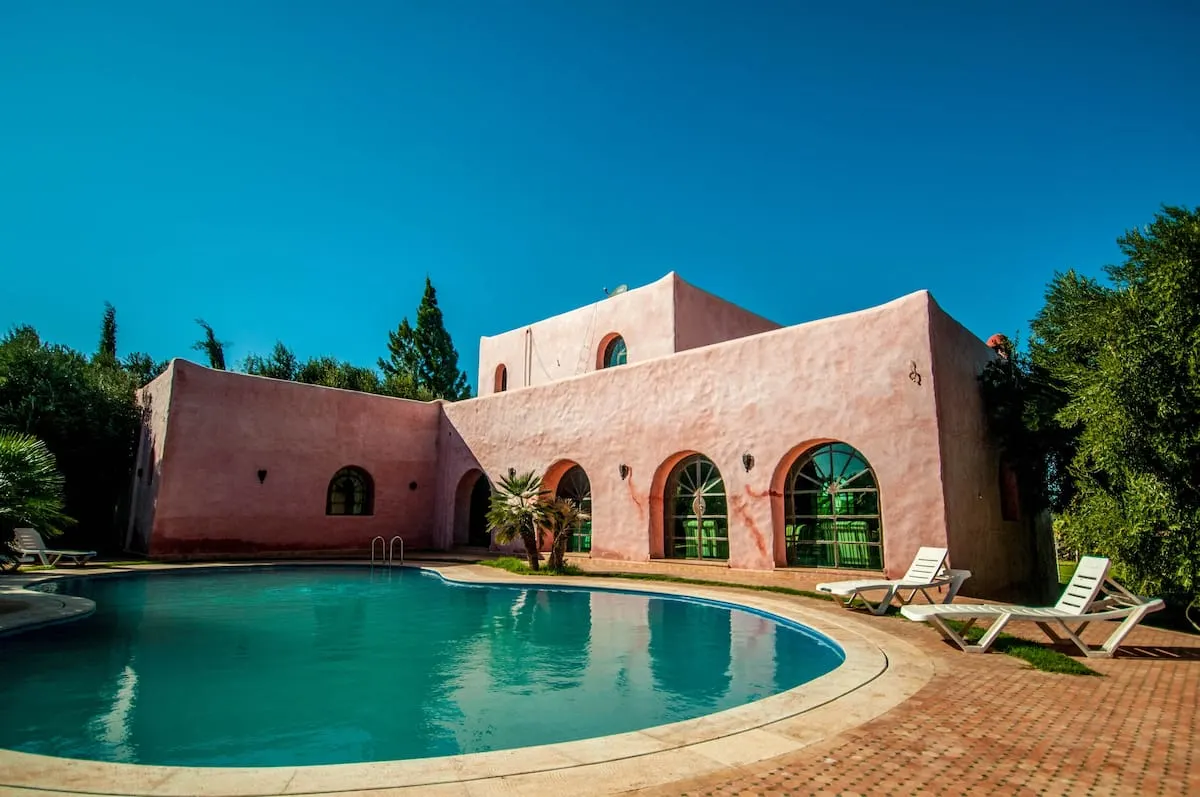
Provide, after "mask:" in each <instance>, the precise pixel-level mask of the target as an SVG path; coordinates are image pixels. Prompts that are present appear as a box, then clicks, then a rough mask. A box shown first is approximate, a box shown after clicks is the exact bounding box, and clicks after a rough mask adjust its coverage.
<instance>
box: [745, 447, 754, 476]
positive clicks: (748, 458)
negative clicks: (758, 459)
mask: <svg viewBox="0 0 1200 797" xmlns="http://www.w3.org/2000/svg"><path fill="white" fill-rule="evenodd" d="M742 467H743V468H745V469H746V473H749V472H750V471H752V470H753V469H754V455H753V454H751V453H750V452H749V451H747V452H746V453H745V454H742Z"/></svg>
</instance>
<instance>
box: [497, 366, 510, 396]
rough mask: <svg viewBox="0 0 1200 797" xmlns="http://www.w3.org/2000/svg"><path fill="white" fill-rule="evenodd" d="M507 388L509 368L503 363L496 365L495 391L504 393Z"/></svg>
mask: <svg viewBox="0 0 1200 797" xmlns="http://www.w3.org/2000/svg"><path fill="white" fill-rule="evenodd" d="M506 390H508V368H506V367H505V366H504V363H501V364H500V365H497V366H496V384H495V392H496V393H503V392H504V391H506Z"/></svg>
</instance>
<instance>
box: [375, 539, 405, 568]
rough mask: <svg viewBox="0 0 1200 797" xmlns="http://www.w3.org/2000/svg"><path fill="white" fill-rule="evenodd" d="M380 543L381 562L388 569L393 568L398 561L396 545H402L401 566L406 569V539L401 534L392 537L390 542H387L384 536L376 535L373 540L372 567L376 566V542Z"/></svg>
mask: <svg viewBox="0 0 1200 797" xmlns="http://www.w3.org/2000/svg"><path fill="white" fill-rule="evenodd" d="M376 540H378V541H379V561H380V563H381V564H383V565H386V566H387V567H392V566H393V564H394V563H395V561H396V543H397V542H399V543H400V566H401V567H404V538H403V537H401V536H400V535H399V534H397V535H396V536H394V537H392V539H391V540H390V541H388V540H385V539H384V538H383V536H382V535H378V534H377V535H375V536H374V537H372V538H371V567H374V566H375V541H376Z"/></svg>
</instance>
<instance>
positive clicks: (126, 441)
mask: <svg viewBox="0 0 1200 797" xmlns="http://www.w3.org/2000/svg"><path fill="white" fill-rule="evenodd" d="M135 388H136V385H135V384H134V380H133V378H132V377H130V375H129V374H127V373H125V372H124V371H123V370H121V369H117V368H108V367H104V366H101V365H98V364H96V363H92V362H89V361H88V358H86V357H84V356H83V355H82V354H80V353H79V352H77V351H74V350H72V349H69V348H67V347H65V346H55V345H50V344H44V343H42V341H41V340H40V339H39V337H38V335H37V332H36V331H34V330H33V328H32V327H18V328H16V329H14V330H13V331H11V332H10V333H9V334H8V335H6V336H5V337H4V338H3V339H0V429H3V430H6V431H10V432H19V433H24V434H27V435H33V436H34V437H37V438H38V439H40V440H42V441H44V442H45V444H46V447H47V448H48V449H49V450H50V451H51V452H52V453H53V454H54V457H55V460H56V461H57V466H58V469H59V471H60V472H61V473H62V475H63V477H64V480H65V488H64V489H65V492H64V496H65V511H66V513H67V514H68V515H70V516H71V517H73V518H75V519H76V520H77V521H78V525H77V526H76V527H74V528H73V529H72V530H71V538H72V539H73V540H74V541H75V542H76V543H78V544H80V545H84V546H86V547H89V548H95V549H97V550H105V551H114V550H119V548H120V547H121V545H122V543H123V538H124V533H123V532H124V523H123V522H122V521H123V518H122V511H123V509H124V505H125V502H126V501H127V500H128V497H129V478H130V475H131V473H132V468H133V459H134V453H135V447H136V442H137V431H138V428H139V425H140V414H139V411H138V409H137V406H136V403H135V401H134V390H135Z"/></svg>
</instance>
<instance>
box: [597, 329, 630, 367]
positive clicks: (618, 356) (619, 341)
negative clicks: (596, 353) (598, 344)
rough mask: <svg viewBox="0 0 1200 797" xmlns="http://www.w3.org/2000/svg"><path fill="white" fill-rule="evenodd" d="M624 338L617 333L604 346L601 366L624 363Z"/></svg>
mask: <svg viewBox="0 0 1200 797" xmlns="http://www.w3.org/2000/svg"><path fill="white" fill-rule="evenodd" d="M626 356H627V355H626V351H625V338H623V337H621V336H620V335H617V336H616V337H615V338H613V339H612V340H610V341H609V342H608V345H607V346H605V347H604V360H603V365H602V366H601V367H603V368H612V367H613V366H617V365H624V364H625V359H626Z"/></svg>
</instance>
